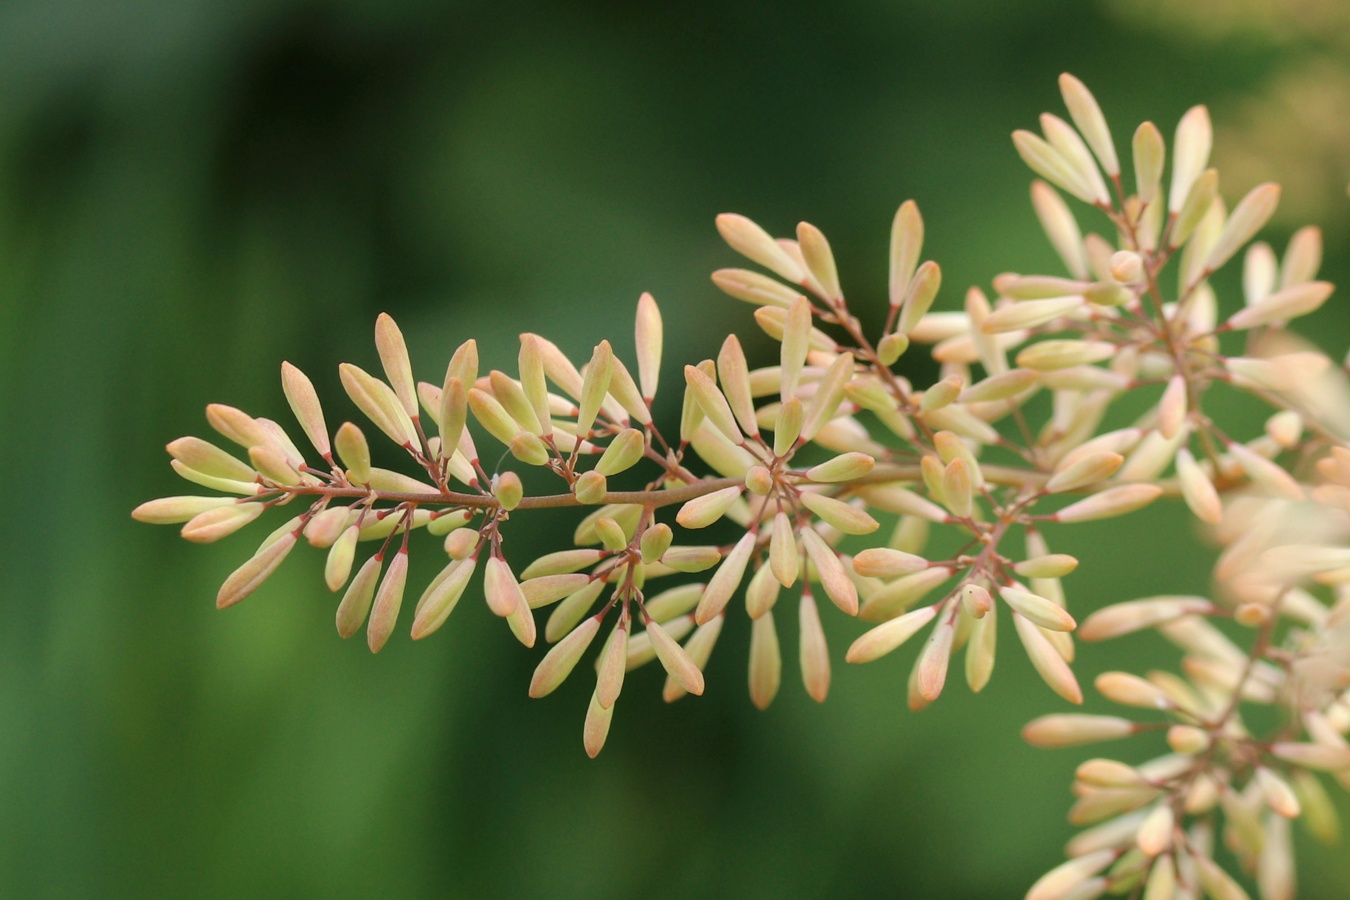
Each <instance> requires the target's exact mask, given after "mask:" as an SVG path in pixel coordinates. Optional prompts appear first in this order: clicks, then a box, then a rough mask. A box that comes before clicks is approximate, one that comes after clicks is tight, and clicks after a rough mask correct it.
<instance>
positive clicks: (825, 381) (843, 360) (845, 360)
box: [801, 353, 853, 441]
mask: <svg viewBox="0 0 1350 900" xmlns="http://www.w3.org/2000/svg"><path fill="white" fill-rule="evenodd" d="M852 377H853V356H852V354H849V353H841V354H839V355H838V356H836V357H835V359H834V362H832V363H830V367H829V368H828V369H827V370H826V371H825V375H824V377H822V378H821V379H820V384H819V386H817V388H816V395H815V396H814V397H812V398H811V406H810V407H809V408H808V409H807V411H806V417H805V418H804V419H803V420H802V434H801V436H802V438H803V439H804V440H807V441H810V440H814V439H815V437H816V435H817V434H819V433H820V430H821V429H822V428H823V427H825V423H826V422H828V421H830V420H831V419H833V418H834V416H835V413H837V412H838V411H839V404H840V403H841V402H843V399H844V386H845V385H846V384H848V381H849V379H850V378H852Z"/></svg>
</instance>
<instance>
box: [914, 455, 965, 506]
mask: <svg viewBox="0 0 1350 900" xmlns="http://www.w3.org/2000/svg"><path fill="white" fill-rule="evenodd" d="M928 459H932V457H931V456H930V457H925V461H927V460H928ZM941 497H942V502H943V505H945V506H946V507H947V508H948V509H949V510H951V512H952V515H954V516H956V517H957V518H958V519H968V518H970V516H971V513H972V512H973V510H974V484H973V483H972V480H971V477H970V468H969V467H968V466H967V465H966V463H965V460H963V459H953V460H952V461H951V462H949V463H948V464H947V467H946V468H945V469H943V471H942V480H941Z"/></svg>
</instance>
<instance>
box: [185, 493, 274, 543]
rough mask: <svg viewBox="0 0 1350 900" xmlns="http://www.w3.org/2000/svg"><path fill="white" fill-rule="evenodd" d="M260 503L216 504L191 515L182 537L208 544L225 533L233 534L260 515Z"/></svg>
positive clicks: (261, 506) (225, 534) (231, 502)
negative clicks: (216, 505) (211, 507)
mask: <svg viewBox="0 0 1350 900" xmlns="http://www.w3.org/2000/svg"><path fill="white" fill-rule="evenodd" d="M263 509H264V507H263V504H261V503H234V502H233V501H230V505H229V506H218V507H215V508H213V509H208V510H205V511H203V512H200V513H198V514H197V515H195V516H193V517H192V519H191V520H189V521H188V523H187V524H186V525H184V526H183V531H182V534H183V537H185V538H187V539H188V540H189V541H193V542H195V543H198V544H209V543H211V542H212V541H218V540H220V539H221V538H223V537H226V536H227V535H231V534H234V533H235V532H236V531H238V530H239V529H240V528H243V527H244V526H245V525H247V524H248V523H250V522H252V521H253V520H254V519H256V518H258V516H260V515H262V511H263Z"/></svg>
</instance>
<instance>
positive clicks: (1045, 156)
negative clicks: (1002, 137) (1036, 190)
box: [1013, 130, 1108, 203]
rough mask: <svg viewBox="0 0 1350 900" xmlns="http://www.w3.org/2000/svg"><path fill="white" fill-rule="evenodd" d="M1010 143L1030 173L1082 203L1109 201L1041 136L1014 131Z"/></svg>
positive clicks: (1028, 132)
mask: <svg viewBox="0 0 1350 900" xmlns="http://www.w3.org/2000/svg"><path fill="white" fill-rule="evenodd" d="M1013 146H1015V147H1016V148H1017V153H1018V155H1019V156H1021V157H1022V161H1023V162H1024V163H1026V164H1027V166H1028V167H1029V168H1030V169H1031V170H1032V171H1033V172H1035V173H1036V174H1037V175H1040V176H1041V177H1042V178H1044V179H1045V180H1046V181H1049V182H1050V183H1051V184H1054V185H1055V186H1056V187H1058V188H1061V189H1062V190H1065V191H1068V192H1069V193H1070V194H1073V195H1074V196H1075V197H1077V198H1078V199H1079V200H1082V201H1083V202H1084V203H1097V202H1101V203H1107V202H1108V198H1107V197H1105V196H1100V197H1099V196H1098V194H1097V192H1096V190H1095V189H1094V185H1093V184H1092V183H1091V182H1090V181H1089V180H1088V177H1087V176H1086V175H1085V174H1084V173H1083V172H1081V171H1080V170H1079V168H1078V167H1077V166H1075V165H1074V163H1073V162H1072V161H1071V160H1069V159H1068V158H1067V157H1065V156H1064V154H1063V153H1061V152H1060V150H1059V149H1058V148H1056V147H1053V146H1051V145H1050V144H1049V143H1047V142H1046V141H1045V139H1044V138H1041V137H1040V136H1038V135H1035V134H1032V133H1031V132H1030V131H1021V130H1019V131H1014V132H1013Z"/></svg>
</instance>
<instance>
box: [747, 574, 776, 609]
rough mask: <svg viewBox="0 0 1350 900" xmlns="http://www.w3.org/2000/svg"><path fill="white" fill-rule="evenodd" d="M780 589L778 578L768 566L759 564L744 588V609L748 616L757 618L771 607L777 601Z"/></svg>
mask: <svg viewBox="0 0 1350 900" xmlns="http://www.w3.org/2000/svg"><path fill="white" fill-rule="evenodd" d="M781 589H782V585H781V584H779V582H778V578H777V576H776V575H774V573H773V569H772V568H771V567H769V566H760V567H759V568H758V569H757V570H756V571H755V574H754V575H752V576H750V584H749V586H747V587H746V589H745V611H746V613H747V614H749V616H750V618H752V619H758V618H759V617H760V616H762V615H764V614H765V613H766V612H768V611H769V610H771V609H773V607H774V604H776V603H777V602H778V594H779V592H780V590H781Z"/></svg>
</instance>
